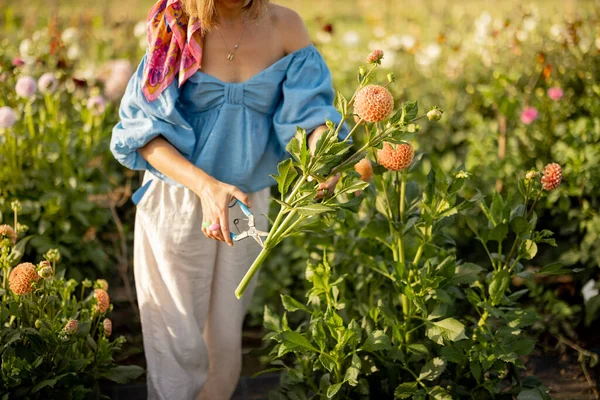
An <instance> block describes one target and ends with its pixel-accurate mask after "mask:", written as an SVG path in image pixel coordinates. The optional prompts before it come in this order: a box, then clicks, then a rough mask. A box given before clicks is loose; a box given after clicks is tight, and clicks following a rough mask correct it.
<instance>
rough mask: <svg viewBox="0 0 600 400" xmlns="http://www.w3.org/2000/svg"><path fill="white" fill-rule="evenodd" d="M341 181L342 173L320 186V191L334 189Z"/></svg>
mask: <svg viewBox="0 0 600 400" xmlns="http://www.w3.org/2000/svg"><path fill="white" fill-rule="evenodd" d="M339 180H340V173H339V172H338V173H337V174H335V175H334V176H332V177H331V178H329V179H327V180H326V181H325V182H323V183H321V184H320V185H319V188H320V189H333V188H334V187H335V186H336V185H337V183H338V181H339Z"/></svg>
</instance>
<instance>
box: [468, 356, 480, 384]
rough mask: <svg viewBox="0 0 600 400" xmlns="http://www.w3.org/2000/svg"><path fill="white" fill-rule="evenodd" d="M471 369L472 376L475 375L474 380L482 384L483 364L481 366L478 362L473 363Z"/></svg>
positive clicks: (470, 365)
mask: <svg viewBox="0 0 600 400" xmlns="http://www.w3.org/2000/svg"><path fill="white" fill-rule="evenodd" d="M469 368H470V369H471V375H473V378H475V380H476V381H477V383H480V382H481V364H479V362H477V361H473V360H472V361H471V363H470V364H469Z"/></svg>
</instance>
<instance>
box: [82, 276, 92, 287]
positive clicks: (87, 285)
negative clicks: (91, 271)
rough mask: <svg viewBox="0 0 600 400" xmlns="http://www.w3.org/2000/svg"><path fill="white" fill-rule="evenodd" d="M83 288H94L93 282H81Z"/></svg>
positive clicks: (86, 280)
mask: <svg viewBox="0 0 600 400" xmlns="http://www.w3.org/2000/svg"><path fill="white" fill-rule="evenodd" d="M81 286H83V287H84V288H89V287H92V281H90V280H89V279H87V278H86V279H84V280H83V281H82V282H81Z"/></svg>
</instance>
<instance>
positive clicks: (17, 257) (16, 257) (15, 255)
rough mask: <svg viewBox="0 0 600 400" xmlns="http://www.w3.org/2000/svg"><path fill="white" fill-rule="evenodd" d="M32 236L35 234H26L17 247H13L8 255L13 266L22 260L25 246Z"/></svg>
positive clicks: (9, 262)
mask: <svg viewBox="0 0 600 400" xmlns="http://www.w3.org/2000/svg"><path fill="white" fill-rule="evenodd" d="M32 238H33V235H29V236H25V237H24V238H23V239H21V240H19V241H18V242H17V244H16V245H15V247H13V248H12V250H11V252H10V254H9V255H8V264H9V265H10V266H11V267H14V266H15V265H17V264H18V263H19V261H21V258H22V257H23V254H25V246H26V245H27V242H29V241H30V240H31V239H32Z"/></svg>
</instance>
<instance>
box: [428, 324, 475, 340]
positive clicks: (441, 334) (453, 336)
mask: <svg viewBox="0 0 600 400" xmlns="http://www.w3.org/2000/svg"><path fill="white" fill-rule="evenodd" d="M427 337H428V338H429V339H431V340H433V341H434V342H436V343H437V344H441V345H444V339H445V340H449V341H451V342H457V341H459V340H462V339H467V335H465V326H464V325H463V324H462V323H461V322H460V321H457V320H455V319H454V318H446V319H444V320H441V321H437V322H432V323H431V324H429V325H428V327H427Z"/></svg>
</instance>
